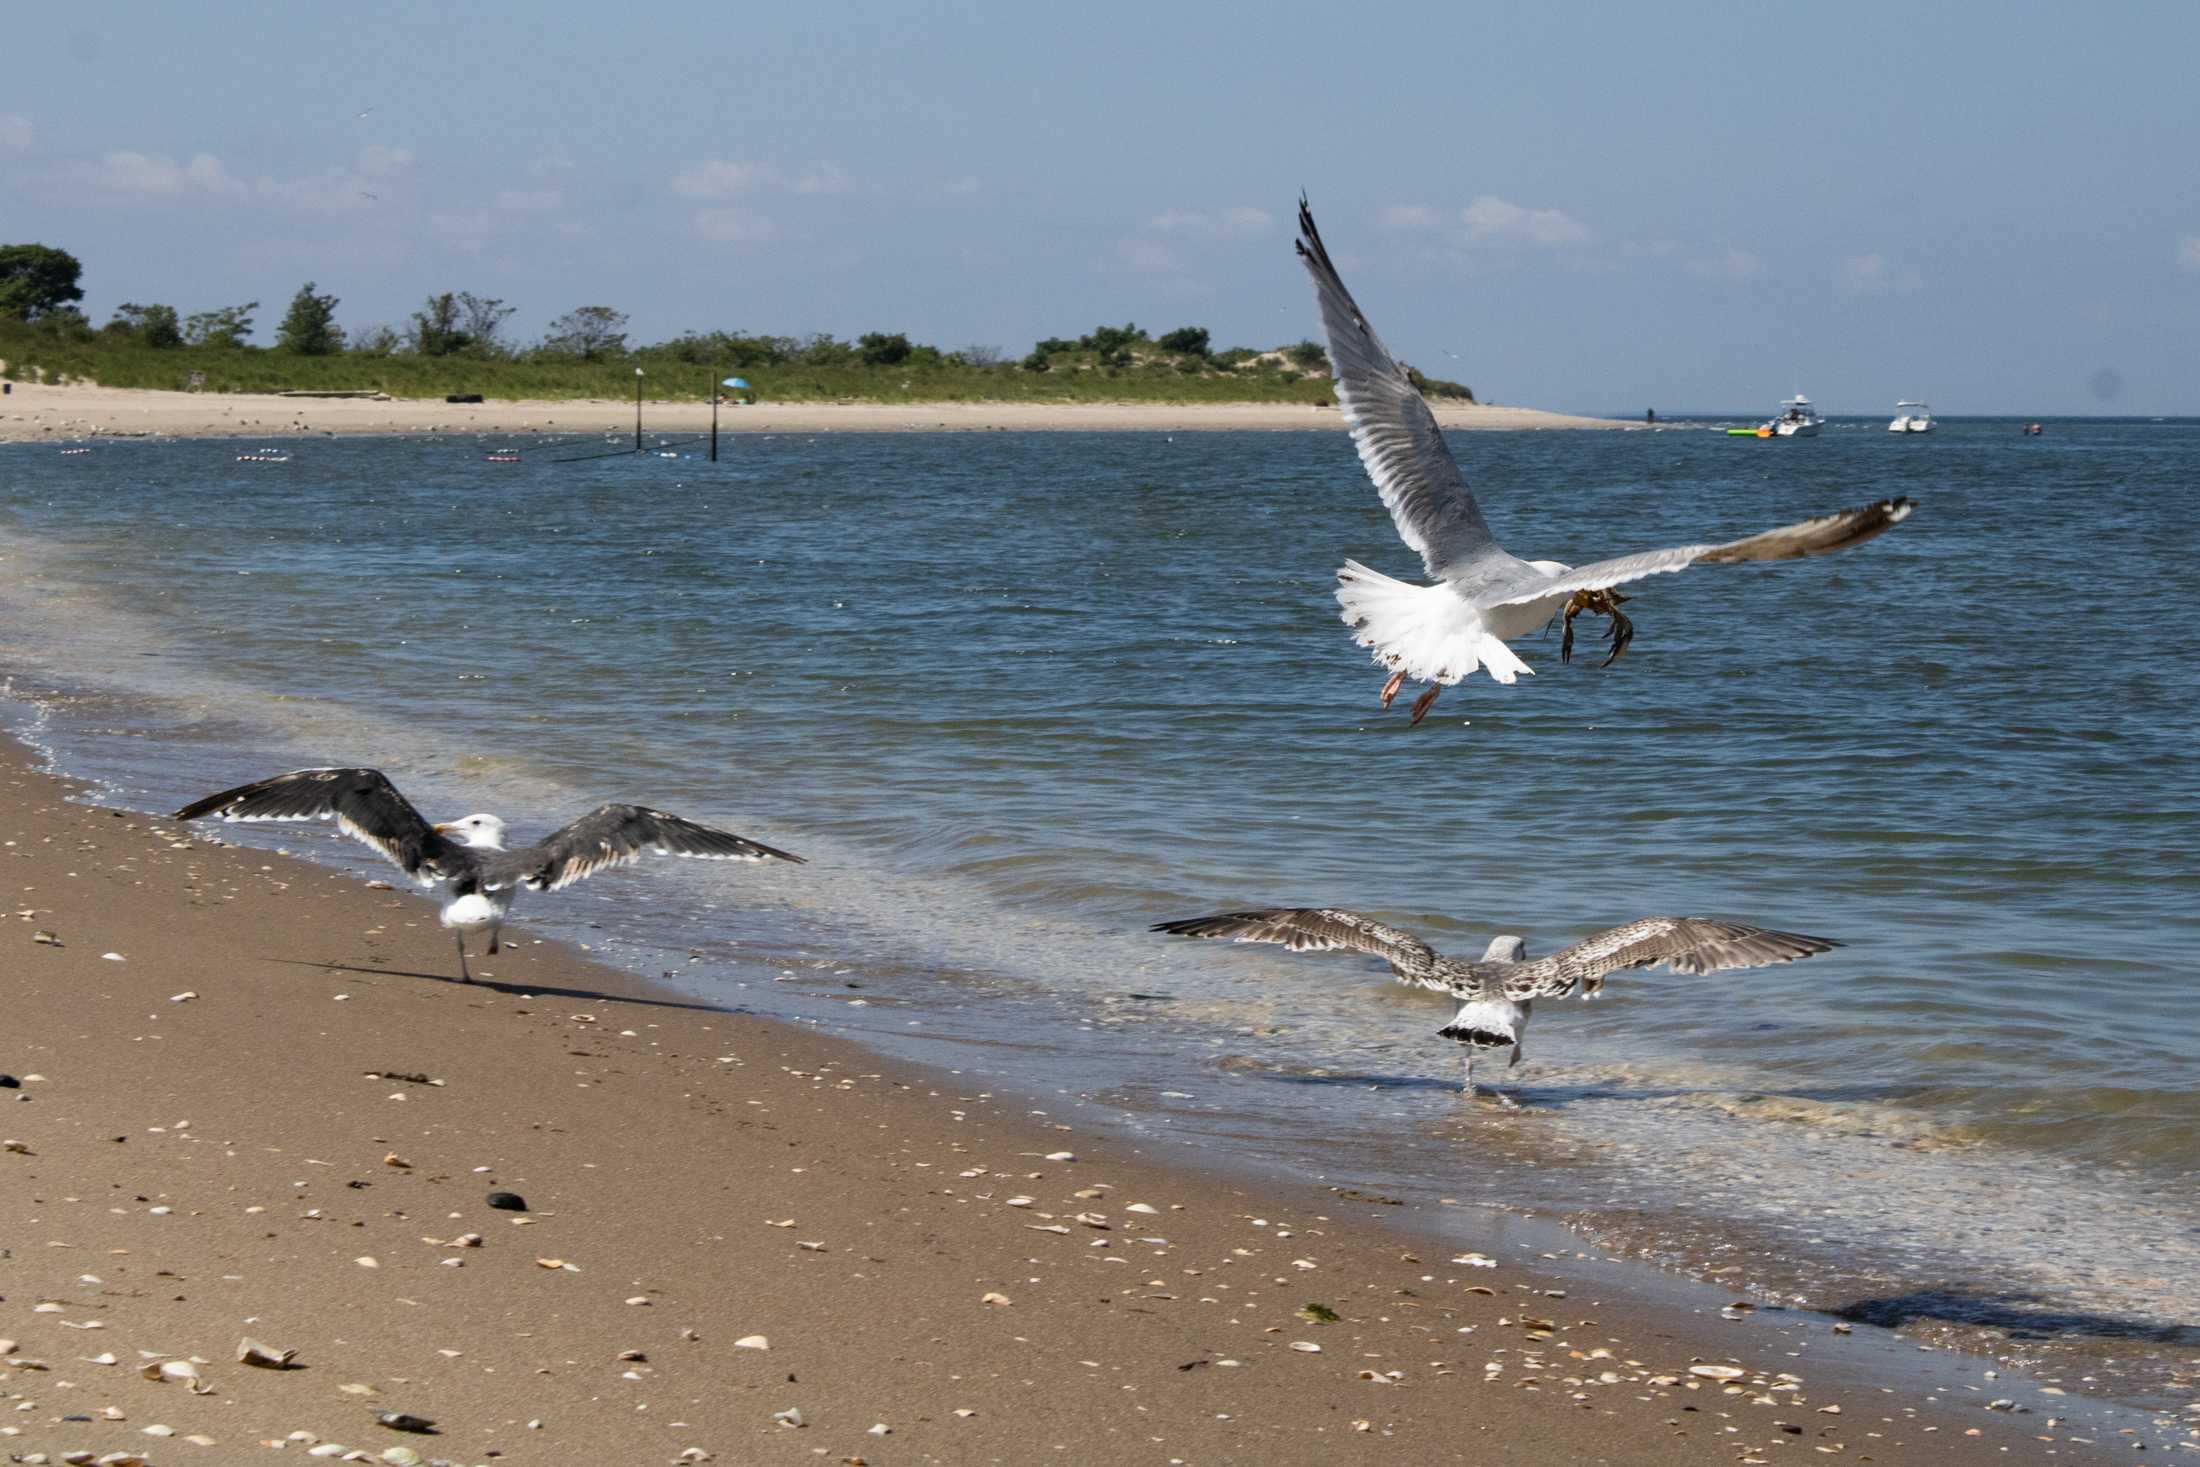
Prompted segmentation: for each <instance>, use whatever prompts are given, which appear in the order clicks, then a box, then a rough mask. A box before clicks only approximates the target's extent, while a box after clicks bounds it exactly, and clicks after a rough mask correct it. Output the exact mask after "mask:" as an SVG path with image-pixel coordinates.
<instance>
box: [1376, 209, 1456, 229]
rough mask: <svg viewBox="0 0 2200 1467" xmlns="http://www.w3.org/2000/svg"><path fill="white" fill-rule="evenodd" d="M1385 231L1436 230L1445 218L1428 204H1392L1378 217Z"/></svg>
mask: <svg viewBox="0 0 2200 1467" xmlns="http://www.w3.org/2000/svg"><path fill="white" fill-rule="evenodd" d="M1376 222H1378V223H1380V224H1381V225H1382V226H1383V228H1385V229H1434V228H1435V227H1436V226H1437V225H1439V224H1441V223H1443V222H1444V216H1443V215H1441V214H1439V213H1437V212H1436V211H1435V210H1434V209H1431V208H1430V207H1429V206H1428V205H1426V204H1392V205H1391V206H1390V207H1388V208H1386V209H1384V210H1383V212H1382V213H1381V214H1380V215H1379V216H1377V221H1376Z"/></svg>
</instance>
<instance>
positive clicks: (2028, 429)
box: [2024, 423, 2040, 438]
mask: <svg viewBox="0 0 2200 1467" xmlns="http://www.w3.org/2000/svg"><path fill="white" fill-rule="evenodd" d="M2024 436H2025V437H2027V438H2037V437H2039V436H2040V425H2039V424H2037V423H2026V424H2025V425H2024Z"/></svg>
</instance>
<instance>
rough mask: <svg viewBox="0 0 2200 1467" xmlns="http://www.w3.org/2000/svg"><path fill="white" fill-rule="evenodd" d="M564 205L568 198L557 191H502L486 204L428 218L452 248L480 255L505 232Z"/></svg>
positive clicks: (432, 228)
mask: <svg viewBox="0 0 2200 1467" xmlns="http://www.w3.org/2000/svg"><path fill="white" fill-rule="evenodd" d="M564 205H565V196H564V195H563V194H561V193H559V192H558V190H556V189H554V188H537V189H512V188H508V189H501V190H499V191H498V192H497V194H496V195H495V197H493V198H491V199H490V200H489V202H488V203H486V204H475V205H471V206H469V207H465V208H457V209H438V210H436V211H435V212H433V213H431V214H430V215H429V216H428V231H429V232H430V233H431V234H433V235H435V236H436V237H437V238H439V239H441V240H443V241H444V242H446V243H447V244H449V245H450V246H451V247H452V248H453V249H456V250H461V251H464V252H465V253H466V254H469V255H478V254H480V253H481V252H482V250H483V249H484V248H485V247H486V246H487V245H488V243H489V241H490V240H491V239H492V238H494V237H495V236H496V235H497V234H499V233H501V232H502V231H504V230H506V229H508V228H511V227H512V226H513V225H515V224H517V223H519V222H520V221H521V220H535V219H540V218H541V217H542V216H543V215H545V214H554V213H556V212H557V211H558V210H559V209H561V208H563V207H564Z"/></svg>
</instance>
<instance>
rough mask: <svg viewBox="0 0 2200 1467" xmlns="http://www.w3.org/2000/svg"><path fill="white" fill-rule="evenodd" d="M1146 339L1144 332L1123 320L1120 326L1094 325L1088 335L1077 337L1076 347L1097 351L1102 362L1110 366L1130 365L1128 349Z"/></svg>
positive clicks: (1082, 349)
mask: <svg viewBox="0 0 2200 1467" xmlns="http://www.w3.org/2000/svg"><path fill="white" fill-rule="evenodd" d="M1145 339H1146V334H1145V333H1144V332H1143V331H1140V330H1139V329H1138V328H1137V327H1136V326H1135V325H1133V324H1131V323H1130V322H1128V321H1125V322H1124V323H1123V324H1122V325H1120V326H1095V327H1093V328H1092V331H1091V333H1090V334H1089V335H1086V336H1084V337H1081V338H1079V340H1078V342H1077V346H1078V349H1079V350H1081V351H1089V352H1097V353H1099V355H1100V360H1101V362H1102V363H1103V364H1105V365H1107V366H1111V367H1123V366H1128V365H1130V360H1131V352H1130V349H1131V348H1132V347H1133V346H1136V345H1137V344H1138V343H1139V342H1141V341H1144V340H1145Z"/></svg>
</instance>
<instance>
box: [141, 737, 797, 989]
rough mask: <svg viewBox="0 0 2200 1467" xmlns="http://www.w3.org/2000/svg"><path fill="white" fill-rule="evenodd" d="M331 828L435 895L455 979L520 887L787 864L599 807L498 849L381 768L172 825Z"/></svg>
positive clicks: (780, 855)
mask: <svg viewBox="0 0 2200 1467" xmlns="http://www.w3.org/2000/svg"><path fill="white" fill-rule="evenodd" d="M201 815H219V816H221V818H222V819H224V820H242V821H256V820H334V821H335V822H336V824H337V826H338V827H339V828H340V829H341V830H342V831H343V832H344V834H346V835H348V836H350V837H352V838H353V839H354V840H358V841H362V842H364V843H365V844H367V845H370V846H372V847H374V848H375V849H376V850H377V851H380V852H381V853H382V854H383V856H384V857H386V858H387V859H388V860H389V862H390V863H391V864H392V865H394V866H396V867H397V868H398V869H399V870H400V871H403V872H404V873H405V874H406V875H407V876H410V877H411V878H412V879H413V880H415V881H417V882H419V883H420V884H421V885H422V886H433V887H438V888H439V889H440V890H439V893H438V894H439V895H440V896H441V897H442V899H443V925H444V926H445V927H449V928H452V929H453V930H454V931H456V933H457V934H458V980H459V982H461V983H471V982H473V974H471V973H470V972H468V971H467V969H466V934H467V933H469V932H479V931H481V930H482V929H483V928H487V929H488V932H489V955H490V956H491V957H494V956H495V955H496V951H497V937H498V933H499V932H500V931H501V930H502V928H503V926H504V920H505V918H506V917H507V916H509V915H510V914H511V911H512V898H513V896H514V895H516V894H517V891H518V889H519V888H520V887H522V886H527V887H532V888H534V889H535V890H536V891H556V890H557V889H558V888H559V887H562V886H570V885H572V884H573V883H574V882H576V881H579V880H580V879H581V878H583V877H585V876H593V875H595V874H596V873H597V872H598V871H602V870H606V869H607V868H609V867H612V866H624V865H626V864H628V863H629V862H632V861H635V860H639V859H640V858H641V855H642V853H643V852H644V851H655V852H656V853H657V854H659V855H662V856H693V857H696V858H698V859H701V860H705V861H767V860H770V861H793V862H794V863H796V864H797V865H800V864H801V862H802V858H801V857H800V856H796V855H791V854H789V853H788V852H786V851H781V850H775V849H773V848H772V847H771V846H767V845H764V844H763V843H762V842H760V841H753V840H750V839H749V838H748V837H746V836H740V835H735V834H733V833H732V832H731V831H725V830H713V829H711V827H709V826H707V825H697V824H696V823H695V822H694V821H692V820H683V819H681V818H680V817H679V816H677V815H667V814H666V813H665V812H664V811H662V810H652V809H650V808H649V807H648V806H646V805H604V806H601V807H599V808H597V809H595V810H592V811H590V812H589V813H588V814H586V815H583V816H582V817H581V818H580V819H578V820H576V821H574V822H573V823H572V824H571V825H568V826H566V827H565V828H564V829H563V830H560V831H557V832H555V833H553V834H551V835H547V836H545V837H543V838H542V839H541V840H539V841H537V842H535V843H534V844H533V845H531V846H521V847H520V848H519V849H518V850H506V849H505V848H504V822H503V821H501V820H499V819H498V818H497V817H496V816H494V815H468V816H467V817H466V818H465V819H463V820H447V821H443V822H441V823H439V824H435V825H431V824H429V823H428V821H427V819H426V818H425V817H424V816H422V815H421V813H420V812H419V811H418V810H415V809H414V808H413V807H412V802H411V801H410V800H407V799H406V798H405V797H404V796H403V795H401V794H399V793H398V792H397V787H396V786H395V785H393V784H391V783H390V782H389V780H388V778H387V777H385V776H384V775H383V773H382V771H381V770H379V769H298V770H293V771H292V772H291V773H289V774H278V775H276V776H275V777H274V778H273V779H263V780H260V781H258V782H257V783H254V784H241V785H238V786H237V787H236V788H235V789H233V790H223V791H222V792H221V793H220V794H218V795H208V796H207V797H206V798H205V799H203V800H194V801H192V802H191V803H190V804H188V805H186V806H184V807H183V808H182V809H181V810H178V811H177V812H176V814H175V818H176V819H178V820H196V819H198V818H199V817H200V816H201Z"/></svg>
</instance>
